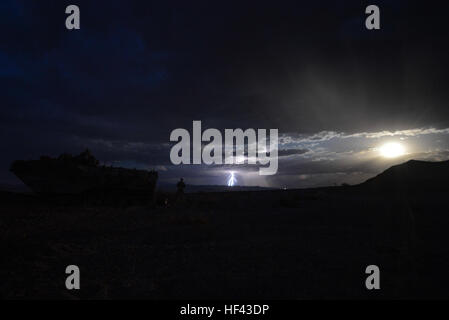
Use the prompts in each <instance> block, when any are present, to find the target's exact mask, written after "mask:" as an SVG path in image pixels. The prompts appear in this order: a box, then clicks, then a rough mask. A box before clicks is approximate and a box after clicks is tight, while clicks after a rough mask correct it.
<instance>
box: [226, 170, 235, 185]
mask: <svg viewBox="0 0 449 320" xmlns="http://www.w3.org/2000/svg"><path fill="white" fill-rule="evenodd" d="M236 183H237V179H236V178H235V177H234V172H232V171H231V173H230V174H229V178H228V187H233V186H234V184H236Z"/></svg>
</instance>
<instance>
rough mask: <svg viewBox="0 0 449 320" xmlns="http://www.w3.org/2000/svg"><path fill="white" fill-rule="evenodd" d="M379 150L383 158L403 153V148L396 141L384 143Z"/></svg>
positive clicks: (394, 156)
mask: <svg viewBox="0 0 449 320" xmlns="http://www.w3.org/2000/svg"><path fill="white" fill-rule="evenodd" d="M379 150H380V154H381V155H382V156H383V157H385V158H396V157H399V156H402V155H403V154H405V148H404V147H403V146H402V145H401V144H399V143H396V142H390V143H386V144H384V145H383V146H382V147H380V149H379Z"/></svg>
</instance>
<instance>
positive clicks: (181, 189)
mask: <svg viewBox="0 0 449 320" xmlns="http://www.w3.org/2000/svg"><path fill="white" fill-rule="evenodd" d="M185 187H186V184H185V183H184V178H181V180H179V182H178V184H177V185H176V200H180V199H182V198H184V189H185Z"/></svg>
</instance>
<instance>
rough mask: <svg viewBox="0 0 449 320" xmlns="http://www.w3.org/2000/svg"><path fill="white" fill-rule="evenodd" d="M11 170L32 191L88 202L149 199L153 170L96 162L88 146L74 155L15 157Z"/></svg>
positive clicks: (154, 183) (151, 192) (155, 180)
mask: <svg viewBox="0 0 449 320" xmlns="http://www.w3.org/2000/svg"><path fill="white" fill-rule="evenodd" d="M11 171H12V172H13V173H14V174H15V175H16V176H17V177H18V178H19V179H20V180H22V181H23V182H24V183H25V184H26V185H27V186H28V187H29V188H30V189H31V190H33V191H34V192H35V193H36V194H38V195H42V196H63V195H65V196H69V195H71V196H73V197H75V196H82V197H81V198H80V199H83V200H84V201H88V202H89V203H97V204H102V203H111V202H113V203H116V204H123V203H133V202H136V201H138V202H142V201H143V202H152V201H153V198H154V192H155V188H156V182H157V178H158V174H157V172H156V171H147V170H136V169H125V168H117V167H109V166H101V165H99V161H98V160H97V159H95V157H94V156H92V155H91V153H90V152H89V150H86V151H84V152H82V153H81V154H80V155H78V156H71V155H70V154H62V155H60V156H59V157H58V158H50V157H46V156H42V157H41V158H40V160H29V161H23V160H17V161H14V162H13V164H12V165H11Z"/></svg>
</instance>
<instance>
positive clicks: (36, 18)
mask: <svg viewBox="0 0 449 320" xmlns="http://www.w3.org/2000/svg"><path fill="white" fill-rule="evenodd" d="M69 4H76V5H78V6H79V7H80V10H81V29H80V30H71V31H69V30H67V29H66V28H65V19H66V17H67V15H66V14H65V8H66V6H67V5H69ZM369 4H376V5H378V6H379V7H380V10H381V30H374V31H370V30H367V29H366V28H365V18H366V14H365V8H366V6H367V5H369ZM448 9H449V5H448V4H444V3H443V2H425V1H392V0H391V1H379V0H376V1H370V2H365V1H269V2H264V1H242V0H241V1H210V0H209V1H114V0H109V1H79V0H76V1H61V0H58V1H31V0H30V1H19V0H2V1H1V2H0V24H1V26H0V39H1V41H0V88H1V89H0V92H1V95H0V98H1V100H0V106H1V107H0V148H1V149H0V150H1V157H0V183H1V184H14V183H17V181H18V180H17V179H16V178H15V177H14V176H13V174H12V173H10V172H9V166H10V164H11V162H12V161H13V160H15V159H38V158H39V156H40V155H42V154H45V155H50V156H57V155H59V154H60V153H62V152H69V153H72V154H77V153H79V152H81V151H82V150H83V149H85V148H86V147H87V148H89V149H91V151H92V153H93V154H94V155H95V156H96V157H97V158H98V159H99V160H100V161H101V162H102V163H106V164H108V165H109V164H111V165H114V166H124V167H130V168H146V169H150V168H155V169H157V170H158V171H159V176H160V181H161V183H173V182H175V181H177V180H178V179H179V178H180V177H184V178H185V180H186V182H187V183H192V184H225V183H226V178H227V176H228V174H229V171H230V170H233V171H235V172H236V177H237V179H238V183H239V184H240V185H259V186H272V187H289V188H290V187H311V186H321V185H335V184H341V183H343V182H346V183H351V184H352V183H358V182H361V181H363V180H365V179H367V178H369V177H372V176H373V175H376V174H378V173H379V172H380V171H382V170H384V169H386V168H388V167H389V166H391V165H392V164H396V163H400V162H404V161H406V160H408V159H412V158H413V159H424V160H446V159H449V105H448V104H447V100H448V96H449V90H448V89H449V81H448V80H449V77H448V73H447V72H448V70H449V62H448V57H449V41H448V32H449V20H448V19H447V15H448V12H449V10H448ZM193 120H201V121H202V124H203V129H206V128H217V129H220V130H222V129H224V128H242V129H246V128H266V129H271V128H277V129H279V135H280V140H279V142H280V145H279V148H280V153H279V156H280V158H279V171H278V173H277V174H276V175H274V176H268V177H261V176H259V175H258V171H257V170H258V167H252V166H235V167H230V166H205V165H195V166H194V165H190V166H185V165H184V166H173V165H172V164H171V163H170V158H169V152H170V147H171V143H170V141H169V137H170V133H171V131H172V130H174V129H176V128H186V129H188V130H189V131H191V130H192V129H191V128H192V121H193ZM386 142H398V143H401V144H402V145H403V146H404V147H405V149H406V154H405V155H403V156H401V157H397V158H392V159H388V158H384V157H382V156H381V155H380V153H379V148H380V146H382V144H384V143H386Z"/></svg>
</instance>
